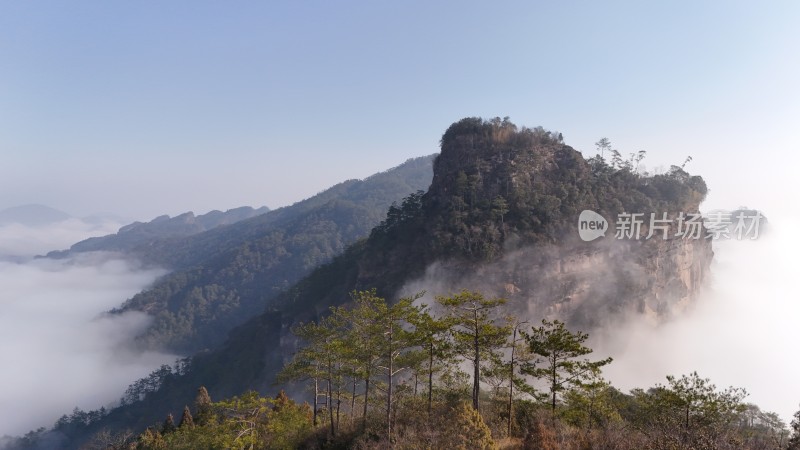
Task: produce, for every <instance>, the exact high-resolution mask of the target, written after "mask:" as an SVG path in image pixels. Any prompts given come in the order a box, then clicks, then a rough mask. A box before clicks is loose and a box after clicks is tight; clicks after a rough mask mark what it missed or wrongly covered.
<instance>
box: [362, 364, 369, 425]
mask: <svg viewBox="0 0 800 450" xmlns="http://www.w3.org/2000/svg"><path fill="white" fill-rule="evenodd" d="M368 406H369V372H367V376H366V377H364V415H363V416H361V431H364V430H366V429H367V407H368Z"/></svg>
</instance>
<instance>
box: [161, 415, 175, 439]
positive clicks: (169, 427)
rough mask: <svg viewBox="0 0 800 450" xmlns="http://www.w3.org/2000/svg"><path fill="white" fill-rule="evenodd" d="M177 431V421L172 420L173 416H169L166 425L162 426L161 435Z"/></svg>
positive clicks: (165, 421)
mask: <svg viewBox="0 0 800 450" xmlns="http://www.w3.org/2000/svg"><path fill="white" fill-rule="evenodd" d="M175 430H176V428H175V419H173V418H172V414H167V418H166V420H164V425H162V426H161V434H167V433H172V432H173V431H175Z"/></svg>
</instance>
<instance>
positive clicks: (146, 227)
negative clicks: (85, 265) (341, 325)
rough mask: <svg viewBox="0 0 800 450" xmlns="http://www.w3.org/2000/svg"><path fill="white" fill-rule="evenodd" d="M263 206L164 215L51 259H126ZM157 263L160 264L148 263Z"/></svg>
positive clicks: (263, 209) (264, 209)
mask: <svg viewBox="0 0 800 450" xmlns="http://www.w3.org/2000/svg"><path fill="white" fill-rule="evenodd" d="M269 210H270V209H269V208H267V207H266V206H263V207H261V208H258V209H254V208H251V207H249V206H243V207H241V208H235V209H229V210H227V211H225V212H222V211H216V210H215V211H211V212H209V213H207V214H202V215H199V216H195V215H194V213H193V212H187V213H184V214H181V215H178V216H176V217H170V216H168V215H163V216H159V217H156V218H155V219H153V220H151V221H150V222H145V223H142V222H134V223H131V224H129V225H125V226H123V227H122V228H120V229H119V231H118V232H117V233H116V234H110V235H108V236H102V237H93V238H89V239H86V240H84V241H81V242H78V243H77V244H74V245H73V246H72V247H70V248H69V250H59V251H53V252H50V253H48V254H47V256H48V257H50V258H64V257H67V256H70V255H73V254H75V253H81V252H92V251H112V252H123V253H125V254H128V255H129V256H139V257H140V256H142V252H141V251H138V249H140V248H146V247H152V246H153V245H155V243H156V242H159V241H163V240H170V239H178V238H184V237H188V236H192V235H195V234H198V233H202V232H204V231H208V230H212V229H214V228H217V227H220V226H223V225H230V224H233V223H236V222H239V221H241V220H245V219H249V218H251V217H255V216H259V215H261V214H264V213H267V212H269ZM151 262H153V263H159V261H151Z"/></svg>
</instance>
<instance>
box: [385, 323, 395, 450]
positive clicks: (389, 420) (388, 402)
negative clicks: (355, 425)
mask: <svg viewBox="0 0 800 450" xmlns="http://www.w3.org/2000/svg"><path fill="white" fill-rule="evenodd" d="M393 332H394V329H393V326H392V320H391V318H390V319H389V373H388V375H389V385H388V386H387V389H386V439H387V441H388V442H389V445H392V381H393V380H392V378H393V376H394V373H392V372H393V371H394V364H393V363H394V358H393V357H392V356H393V354H392V353H393V352H394V349H393V348H392V344H393V339H394V333H393Z"/></svg>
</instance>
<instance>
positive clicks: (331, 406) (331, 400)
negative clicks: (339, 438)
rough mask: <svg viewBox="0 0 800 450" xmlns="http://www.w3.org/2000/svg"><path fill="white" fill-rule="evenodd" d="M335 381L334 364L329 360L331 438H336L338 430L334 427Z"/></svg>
mask: <svg viewBox="0 0 800 450" xmlns="http://www.w3.org/2000/svg"><path fill="white" fill-rule="evenodd" d="M332 381H333V364H332V362H331V360H330V358H329V359H328V415H329V416H330V417H331V436H336V428H335V427H334V423H333V390H332V389H333V387H332V386H331V383H332Z"/></svg>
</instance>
